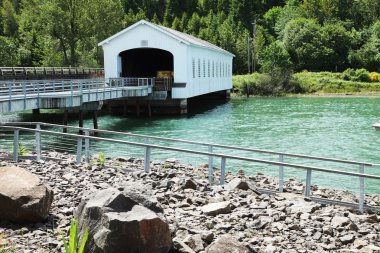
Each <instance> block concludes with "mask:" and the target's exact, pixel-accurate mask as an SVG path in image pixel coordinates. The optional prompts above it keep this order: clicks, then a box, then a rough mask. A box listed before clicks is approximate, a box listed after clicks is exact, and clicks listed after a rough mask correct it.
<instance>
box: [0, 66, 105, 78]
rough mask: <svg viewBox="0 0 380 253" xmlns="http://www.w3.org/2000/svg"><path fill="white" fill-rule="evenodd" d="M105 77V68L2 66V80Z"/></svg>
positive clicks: (0, 73) (0, 76) (0, 75)
mask: <svg viewBox="0 0 380 253" xmlns="http://www.w3.org/2000/svg"><path fill="white" fill-rule="evenodd" d="M100 77H104V69H103V68H82V67H75V68H74V67H0V80H46V79H50V80H51V79H89V78H100Z"/></svg>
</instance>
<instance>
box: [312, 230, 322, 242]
mask: <svg viewBox="0 0 380 253" xmlns="http://www.w3.org/2000/svg"><path fill="white" fill-rule="evenodd" d="M321 237H322V233H321V232H319V231H317V232H316V233H315V234H314V235H313V240H316V241H319V239H321Z"/></svg>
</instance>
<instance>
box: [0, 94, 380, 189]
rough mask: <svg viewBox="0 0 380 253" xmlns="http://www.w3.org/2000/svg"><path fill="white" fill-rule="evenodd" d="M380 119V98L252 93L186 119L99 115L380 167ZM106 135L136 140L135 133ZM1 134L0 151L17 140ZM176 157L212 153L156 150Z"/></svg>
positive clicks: (125, 126)
mask: <svg viewBox="0 0 380 253" xmlns="http://www.w3.org/2000/svg"><path fill="white" fill-rule="evenodd" d="M76 117H77V116H76V115H75V114H72V115H70V118H71V119H72V120H71V121H70V125H74V126H77V125H78V122H77V120H76ZM379 119H380V99H379V98H253V99H232V100H231V101H229V102H226V103H219V104H212V105H207V106H200V105H198V106H197V108H190V114H189V115H188V116H185V117H153V118H151V119H149V118H135V117H129V118H123V117H117V116H110V115H103V116H99V128H101V129H108V130H115V131H123V132H133V133H139V134H147V135H154V136H162V137H171V138H181V139H187V140H194V141H201V142H210V143H219V144H225V145H236V146H242V147H252V148H259V149H268V150H273V151H280V152H290V153H300V154H306V155H313V156H324V157H331V158H338V159H349V160H356V161H363V162H371V163H379V164H380V152H379V149H380V132H376V131H375V130H374V129H373V128H372V125H373V124H374V123H375V122H377V121H378V120H379ZM0 121H1V122H6V121H45V122H50V123H57V124H61V122H62V113H61V112H52V111H43V112H42V114H41V115H40V116H38V117H37V118H33V116H32V113H31V112H23V113H15V114H5V115H0ZM85 127H92V119H91V117H87V118H86V119H85ZM107 137H113V138H119V139H120V138H121V139H125V140H133V141H135V140H137V139H136V138H130V137H120V136H118V137H116V136H107ZM0 138H1V141H0V150H1V149H5V150H6V149H10V148H11V142H12V140H11V138H9V136H6V135H3V137H1V136H0ZM23 141H24V142H25V145H26V146H28V145H30V146H32V145H33V136H28V135H23ZM156 143H157V144H165V145H171V146H176V147H183V148H192V149H198V150H204V151H206V150H207V149H206V148H205V147H197V146H191V145H185V144H181V145H179V144H173V143H170V142H156ZM74 144H75V143H74V141H70V140H67V139H62V138H57V137H54V138H53V137H50V138H46V137H45V138H43V145H44V149H45V150H46V149H57V150H62V151H71V152H73V151H74V150H75V147H74ZM91 150H92V153H97V152H100V151H102V152H104V153H105V155H106V156H137V157H142V156H143V150H142V149H141V148H134V147H131V146H125V145H119V144H112V143H106V142H92V143H91ZM215 151H216V152H219V153H223V152H224V153H228V154H234V155H242V156H248V157H253V158H261V159H271V160H276V161H277V160H278V156H274V155H262V154H257V153H249V152H236V151H227V150H223V149H217V150H215ZM170 157H176V158H177V159H178V160H180V161H181V162H183V163H190V164H193V165H194V166H197V165H199V164H202V163H207V161H208V160H207V157H202V156H195V155H187V154H184V153H174V152H168V151H163V150H153V151H152V159H154V160H165V159H166V158H170ZM285 161H286V162H294V163H301V164H305V165H313V166H320V167H326V168H331V169H340V170H347V171H358V169H359V167H358V166H356V165H355V166H351V165H340V164H336V163H331V162H320V161H314V160H306V159H294V158H293V159H292V158H288V157H285ZM219 164H220V161H215V164H214V165H215V166H219ZM227 169H229V170H231V171H237V170H238V169H244V170H245V171H246V172H247V173H250V174H255V173H257V172H262V173H264V174H268V175H277V174H278V167H277V166H265V165H262V164H257V163H247V162H238V161H230V160H227ZM379 170H380V167H378V168H377V167H370V168H366V172H367V173H370V174H378V175H380V172H379ZM305 174H306V172H305V171H303V170H296V169H291V168H285V176H286V177H287V178H290V177H296V178H298V179H299V180H302V181H304V178H305ZM312 183H313V184H318V185H321V186H328V187H335V188H342V189H349V190H352V191H356V190H357V188H358V185H359V183H358V178H353V177H348V176H336V175H333V174H327V173H318V172H315V173H314V172H313V177H312ZM366 190H367V191H368V192H372V193H378V194H379V193H380V181H375V180H366Z"/></svg>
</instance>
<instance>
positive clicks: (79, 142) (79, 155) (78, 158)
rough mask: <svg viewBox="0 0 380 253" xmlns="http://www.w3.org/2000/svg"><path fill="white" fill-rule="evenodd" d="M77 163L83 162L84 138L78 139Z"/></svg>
mask: <svg viewBox="0 0 380 253" xmlns="http://www.w3.org/2000/svg"><path fill="white" fill-rule="evenodd" d="M76 162H77V163H76V164H77V165H79V164H80V163H81V162H82V138H78V140H77V161H76Z"/></svg>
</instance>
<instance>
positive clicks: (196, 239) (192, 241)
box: [184, 234, 204, 252]
mask: <svg viewBox="0 0 380 253" xmlns="http://www.w3.org/2000/svg"><path fill="white" fill-rule="evenodd" d="M184 243H186V244H187V245H188V246H189V247H190V248H191V249H192V250H194V251H195V252H200V251H202V250H204V246H203V241H202V237H201V235H199V234H195V235H189V236H188V237H187V238H186V239H185V240H184Z"/></svg>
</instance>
